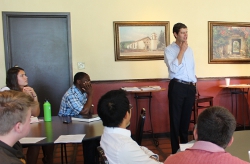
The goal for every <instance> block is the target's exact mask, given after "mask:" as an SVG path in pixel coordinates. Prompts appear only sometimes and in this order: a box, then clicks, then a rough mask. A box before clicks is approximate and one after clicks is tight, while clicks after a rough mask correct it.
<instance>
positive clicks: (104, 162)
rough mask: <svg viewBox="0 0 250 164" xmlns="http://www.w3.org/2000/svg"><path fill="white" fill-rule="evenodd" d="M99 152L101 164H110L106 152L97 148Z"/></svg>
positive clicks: (99, 147)
mask: <svg viewBox="0 0 250 164" xmlns="http://www.w3.org/2000/svg"><path fill="white" fill-rule="evenodd" d="M97 151H98V153H99V156H100V160H99V162H100V164H109V161H108V159H107V157H106V155H105V153H104V150H103V149H102V147H101V146H98V147H97Z"/></svg>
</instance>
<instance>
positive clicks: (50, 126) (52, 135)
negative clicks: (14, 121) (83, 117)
mask: <svg viewBox="0 0 250 164" xmlns="http://www.w3.org/2000/svg"><path fill="white" fill-rule="evenodd" d="M103 128H104V127H103V125H102V121H101V120H99V121H94V122H90V123H87V122H80V121H73V120H72V123H69V124H65V123H63V121H62V117H59V116H53V117H52V121H51V122H44V121H41V122H38V123H33V124H31V129H30V133H29V134H28V136H27V137H46V138H45V139H43V140H41V141H39V142H37V143H35V144H34V143H32V144H33V145H46V144H54V141H55V140H56V139H57V138H58V137H59V136H60V135H69V134H86V135H85V137H84V138H83V140H89V139H95V138H98V137H100V136H101V135H102V133H103Z"/></svg>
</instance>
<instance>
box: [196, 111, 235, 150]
mask: <svg viewBox="0 0 250 164" xmlns="http://www.w3.org/2000/svg"><path fill="white" fill-rule="evenodd" d="M235 128H236V121H235V118H234V116H233V115H232V114H231V113H230V112H229V111H228V109H226V108H223V107H220V106H213V107H209V108H207V109H205V110H204V111H203V112H202V113H201V114H200V115H199V117H198V121H197V134H198V140H199V141H208V142H212V143H214V144H216V145H218V146H220V147H222V148H226V147H227V145H228V143H229V142H230V140H231V138H232V136H233V133H234V131H235Z"/></svg>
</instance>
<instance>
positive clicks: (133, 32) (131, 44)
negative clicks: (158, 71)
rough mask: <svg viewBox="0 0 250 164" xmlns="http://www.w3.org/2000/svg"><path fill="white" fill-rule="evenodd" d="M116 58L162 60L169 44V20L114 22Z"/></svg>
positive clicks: (117, 59)
mask: <svg viewBox="0 0 250 164" xmlns="http://www.w3.org/2000/svg"><path fill="white" fill-rule="evenodd" d="M113 26H114V45H115V60H116V61H119V60H162V59H163V58H164V49H165V47H166V46H167V45H169V22H168V21H146V22H141V21H137V22H131V21H130V22H128V21H119V22H113Z"/></svg>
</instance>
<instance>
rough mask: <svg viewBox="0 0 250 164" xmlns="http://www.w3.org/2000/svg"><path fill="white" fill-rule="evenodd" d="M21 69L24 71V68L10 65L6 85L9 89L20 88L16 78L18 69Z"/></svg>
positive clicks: (18, 89) (17, 89)
mask: <svg viewBox="0 0 250 164" xmlns="http://www.w3.org/2000/svg"><path fill="white" fill-rule="evenodd" d="M21 70H23V71H24V69H22V68H20V67H12V68H10V69H9V70H8V71H7V75H6V85H7V87H9V88H10V89H11V90H16V91H20V90H21V88H20V86H19V84H18V79H17V75H18V73H19V71H21Z"/></svg>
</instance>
